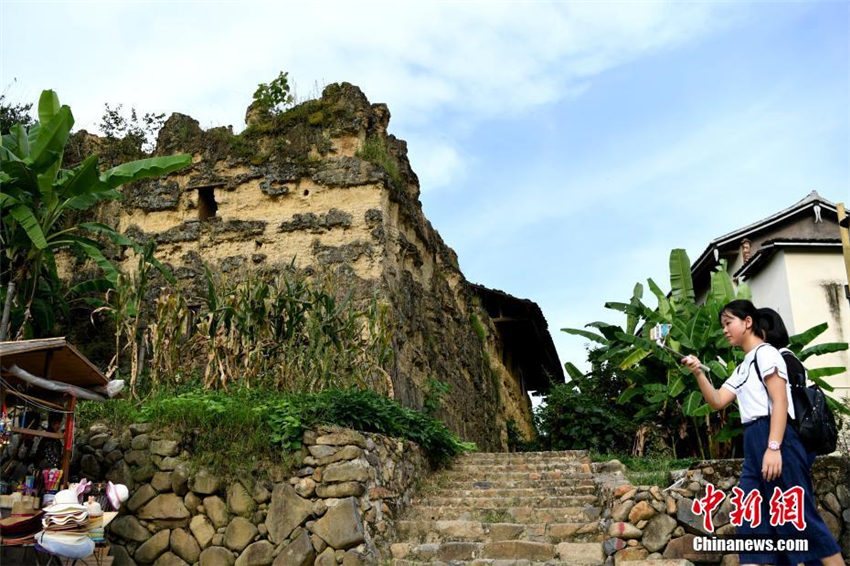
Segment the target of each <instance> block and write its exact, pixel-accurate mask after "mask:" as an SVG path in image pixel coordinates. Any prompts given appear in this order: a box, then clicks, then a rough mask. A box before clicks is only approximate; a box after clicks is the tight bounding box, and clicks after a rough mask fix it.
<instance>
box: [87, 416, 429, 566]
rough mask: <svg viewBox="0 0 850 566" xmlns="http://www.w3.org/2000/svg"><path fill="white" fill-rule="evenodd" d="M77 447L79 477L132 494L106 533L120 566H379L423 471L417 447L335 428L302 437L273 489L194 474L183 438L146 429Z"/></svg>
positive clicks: (102, 431)
mask: <svg viewBox="0 0 850 566" xmlns="http://www.w3.org/2000/svg"><path fill="white" fill-rule="evenodd" d="M76 442H77V443H76V448H75V456H74V460H73V469H74V470H77V469H79V474H80V476H82V477H87V478H88V479H90V480H92V481H101V480H111V481H113V482H117V483H124V484H126V485H127V486H128V488H129V490H130V498H129V499H128V500H127V501H126V502H125V503H124V505H123V506H122V508H121V512H120V514H119V516H118V517H117V518H116V519H115V520H114V521H113V522H112V523H111V525H110V527H109V529H108V538H109V541H110V543H111V547H112V552H113V555H114V556H115V562H114V564H115V565H116V566H118V565H135V564H138V565H143V564H154V565H156V566H185V565H200V566H220V565H225V566H227V565H230V566H234V565H235V566H247V565H252V566H260V565H274V566H307V565H313V564H316V565H323V566H324V565H335V564H345V565H357V564H375V563H377V562H378V561H379V558H380V557H379V551H378V548H379V547H381V546H385V545H386V544H387V543H388V541H391V540H392V537H393V536H394V531H393V522H392V519H393V518H394V517H395V516H396V515H397V514H398V513H399V512H400V511H401V509H403V508H404V507H406V505H407V504H408V503H409V501H410V498H411V493H412V491H413V489H414V487H415V486H417V484H418V483H419V481H420V480H421V479H422V478H423V477H424V476H425V475H426V474H427V471H428V466H427V461H426V459H425V457H424V454H423V452H422V450H421V449H420V448H419V447H418V446H417V445H416V444H415V443H412V442H409V441H404V440H396V439H391V438H387V437H385V436H382V435H377V434H361V433H358V432H355V431H352V430H348V429H341V428H338V427H320V428H319V429H318V430H315V431H308V432H306V433H305V434H304V445H305V450H304V452H303V454H302V455H301V456H300V462H299V465H298V466H296V468H295V473H294V474H293V475H292V476H291V477H288V475H287V474H285V473H284V471H283V470H277V471H276V472H274V473H273V474H272V476H273V477H271V478H268V479H257V478H253V477H240V478H238V479H236V480H224V479H223V478H220V477H217V476H215V475H213V474H210V473H209V472H206V471H204V470H194V469H193V468H192V466H191V464H190V460H189V453H188V452H187V450H186V449H185V447H184V444H185V443H184V441H183V439H182V438H175V437H173V436H171V435H169V434H166V433H163V432H159V431H156V430H154V428H153V427H152V426H151V425H150V424H135V425H131V426H130V427H129V428H128V429H127V430H125V431H121V432H114V431H110V430H109V429H108V428H106V427H105V426H103V425H94V426H92V427H91V428H90V430H88V431H86V432H85V433H83V434H80V435H78V438H77V441H76ZM74 475H75V476H76V474H74Z"/></svg>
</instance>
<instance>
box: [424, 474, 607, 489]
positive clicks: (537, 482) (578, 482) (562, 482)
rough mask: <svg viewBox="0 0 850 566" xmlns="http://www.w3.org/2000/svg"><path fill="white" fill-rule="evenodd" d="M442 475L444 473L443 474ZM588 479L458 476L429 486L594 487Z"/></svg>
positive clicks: (443, 479) (507, 487)
mask: <svg viewBox="0 0 850 566" xmlns="http://www.w3.org/2000/svg"><path fill="white" fill-rule="evenodd" d="M443 473H444V474H445V473H446V472H443ZM587 476H588V477H582V478H570V477H567V478H560V479H552V478H534V479H532V478H529V477H528V475H527V474H526V476H525V477H524V478H475V477H472V476H463V475H460V474H457V475H451V476H442V477H441V478H439V479H438V480H437V481H435V482H433V483H432V484H431V485H434V486H437V487H439V488H442V489H518V488H531V489H543V488H559V487H595V486H596V484H595V483H593V480H592V479H590V477H589V474H587Z"/></svg>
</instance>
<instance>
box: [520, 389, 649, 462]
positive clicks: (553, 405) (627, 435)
mask: <svg viewBox="0 0 850 566" xmlns="http://www.w3.org/2000/svg"><path fill="white" fill-rule="evenodd" d="M536 416H537V421H538V428H539V430H540V434H541V441H542V442H543V444H544V445H545V446H546V447H547V448H549V449H550V450H594V451H597V452H602V453H605V452H620V451H623V452H625V451H628V450H629V449H630V448H631V443H632V439H633V436H634V424H633V423H632V422H630V421H629V420H628V419H626V418H624V417H622V416H621V415H619V414H618V413H617V412H616V411H613V410H612V404H611V403H610V402H609V401H608V400H606V399H604V398H601V397H598V396H595V395H593V394H590V393H584V392H582V391H579V390H578V389H575V388H574V386H573V385H572V384H570V383H566V384H563V385H558V386H556V387H553V388H552V389H551V391H550V392H549V394H548V395H547V397H546V404H545V405H543V406H541V407H540V409H538V412H537V415H536Z"/></svg>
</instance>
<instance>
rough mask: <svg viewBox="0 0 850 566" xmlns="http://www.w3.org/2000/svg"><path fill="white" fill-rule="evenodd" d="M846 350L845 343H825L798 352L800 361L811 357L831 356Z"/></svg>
mask: <svg viewBox="0 0 850 566" xmlns="http://www.w3.org/2000/svg"><path fill="white" fill-rule="evenodd" d="M846 349H847V342H826V343H824V344H815V345H814V346H810V347H808V348H806V349H805V350H803V351H802V352H800V354H799V356H798V357H799V358H800V361H803V360H805V359H806V358H809V357H811V356H820V355H822V354H832V353H833V352H843V351H844V350H846Z"/></svg>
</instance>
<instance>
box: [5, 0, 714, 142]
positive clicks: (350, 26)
mask: <svg viewBox="0 0 850 566" xmlns="http://www.w3.org/2000/svg"><path fill="white" fill-rule="evenodd" d="M164 11H165V12H166V13H163V12H164ZM715 11H716V7H713V6H709V5H704V4H698V5H689V6H676V5H668V4H663V3H635V4H627V3H617V4H589V3H507V2H502V3H500V2H496V3H492V2H487V3H480V2H468V3H466V2H463V3H461V2H458V3H448V2H445V3H422V2H405V3H395V2H393V3H388V2H366V3H363V2H358V3H352V2H311V3H285V4H277V3H265V2H242V3H215V2H204V3H201V2H197V3H196V2H191V3H189V2H184V3H178V4H176V5H174V6H170V7H169V8H168V9H167V10H165V8H164V5H163V4H159V3H141V4H136V3H127V4H122V3H119V2H115V3H109V4H106V3H75V4H73V5H70V6H65V5H61V4H52V3H51V4H42V3H18V2H7V3H6V7H5V8H4V18H3V20H4V21H5V22H6V23H5V24H3V28H4V29H3V35H4V43H6V45H7V47H8V46H10V45H14V44H22V43H20V42H22V41H24V38H23V37H21V36H18V35H17V34H18V33H22V32H25V31H26V30H27V29H28V28H27V27H26V26H14V25H13V24H12V23H11V22H13V21H40V22H41V31H40V35H41V36H42V37H50V38H51V41H50V42H49V44H48V45H46V46H45V47H46V48H47V49H48V50H51V51H52V52H53V54H54V56H55V53H56V52H57V51H61V53H62V56H63V59H64V60H66V61H77V62H80V63H79V64H75V65H68V66H67V67H65V68H63V67H58V66H56V65H53V64H51V63H50V60H51V59H50V57H49V55H48V54H47V52H45V53H38V52H37V50H38V49H39V46H38V45H32V44H30V45H28V50H29V49H30V47H31V48H32V50H33V51H36V52H31V53H30V55H29V56H27V54H26V53H22V52H20V51H18V50H15V52H14V53H12V50H11V49H9V48H7V49H5V50H4V53H3V67H4V76H18V77H19V78H21V79H22V80H23V81H27V82H29V83H31V84H33V86H34V88H36V89H40V88H42V87H45V86H47V84H46V83H47V82H50V81H57V80H58V82H61V83H63V84H57V85H51V86H55V87H56V88H58V89H60V90H62V91H67V92H68V95H69V96H71V97H72V98H73V99H74V101H75V103H76V105H77V107H79V108H80V111H79V112H78V113H79V114H80V118H81V121H82V122H83V123H93V122H94V121H96V120H97V118H98V117H99V115H100V110H101V106H100V105H101V104H102V102H104V101H110V102H123V103H125V104H126V105H131V104H134V105H137V106H138V107H139V109H140V110H150V109H158V110H162V109H167V110H180V111H182V112H188V113H190V114H192V115H193V116H195V117H196V118H198V119H199V120H200V121H201V122H202V124H203V123H206V122H213V123H219V124H222V123H223V124H227V123H231V124H233V125H234V126H236V127H237V129H238V127H239V126H240V125H241V120H242V118H243V113H244V108H245V107H246V106H247V104H248V102H250V96H251V94H252V92H253V90H254V88H255V87H256V83H258V82H262V81H268V80H270V79H272V78H274V76H276V74H277V72H278V71H279V70H281V69H284V70H289V71H290V76H291V77H293V78H295V79H296V80H298V81H299V82H300V83H302V84H312V83H313V82H314V81H325V80H327V81H331V82H336V81H341V80H347V81H350V82H353V83H355V84H358V85H359V86H361V87H362V88H363V89H364V91H365V92H366V94H367V96H369V97H370V99H372V100H374V101H382V102H387V103H389V105H390V109H391V110H392V111H393V113H394V114H395V115H396V117H397V118H398V120H399V122H400V123H402V124H417V125H422V124H426V123H428V122H429V121H430V120H432V116H431V114H432V113H434V112H436V111H439V110H441V109H443V110H448V111H452V110H460V109H462V112H463V114H464V116H465V117H466V119H476V117H477V119H481V118H486V117H491V116H495V115H499V114H502V113H506V112H522V111H523V110H524V109H525V108H527V107H529V106H534V105H537V104H541V103H544V102H549V101H552V100H557V99H558V98H560V97H562V96H564V95H565V94H566V93H569V92H571V91H574V90H575V89H576V88H577V86H578V85H580V84H581V83H583V82H584V81H585V80H586V79H588V78H589V77H592V76H593V75H596V74H598V73H600V72H603V71H605V70H606V69H609V68H611V67H613V66H616V65H620V64H623V63H625V62H628V61H629V60H632V59H634V58H635V57H639V56H641V55H642V54H645V53H646V52H649V51H653V50H657V49H663V48H665V47H668V46H674V45H676V44H678V43H681V42H682V41H686V40H689V39H693V38H695V37H698V36H699V35H700V34H702V33H704V32H705V31H706V30H707V29H709V28H710V27H711V25H712V24H711V22H712V18H711V15H712V13H713V12H715ZM27 33H28V32H27ZM61 94H62V92H60V96H61Z"/></svg>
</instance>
